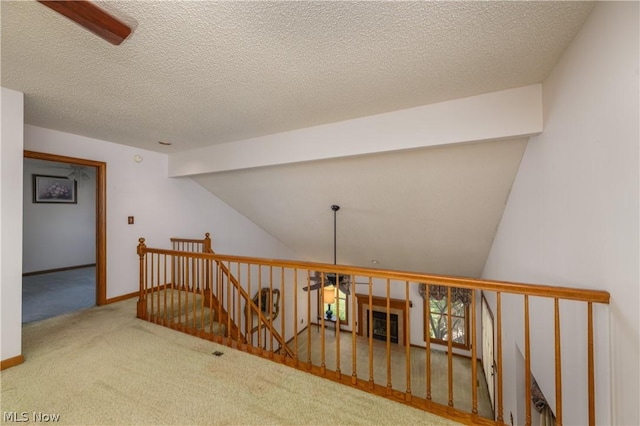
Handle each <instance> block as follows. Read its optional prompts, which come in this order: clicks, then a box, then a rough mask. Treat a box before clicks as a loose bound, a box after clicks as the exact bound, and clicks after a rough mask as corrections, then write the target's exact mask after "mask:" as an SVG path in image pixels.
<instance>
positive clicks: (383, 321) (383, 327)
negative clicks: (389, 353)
mask: <svg viewBox="0 0 640 426" xmlns="http://www.w3.org/2000/svg"><path fill="white" fill-rule="evenodd" d="M366 316H367V337H369V329H371V330H372V335H373V338H374V339H377V340H383V341H385V342H386V341H387V314H386V313H385V312H380V311H373V312H372V315H371V318H372V319H373V326H372V327H369V312H368V311H367V313H366ZM389 335H390V338H389V341H390V342H391V343H398V315H397V314H391V313H390V314H389Z"/></svg>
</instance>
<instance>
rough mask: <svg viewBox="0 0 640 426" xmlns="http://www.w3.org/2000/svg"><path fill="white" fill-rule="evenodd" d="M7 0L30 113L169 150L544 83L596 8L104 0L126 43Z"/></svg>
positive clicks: (6, 26) (9, 81)
mask: <svg viewBox="0 0 640 426" xmlns="http://www.w3.org/2000/svg"><path fill="white" fill-rule="evenodd" d="M0 3H1V8H2V9H1V18H2V75H1V79H2V86H4V87H8V88H11V89H15V90H18V91H21V92H24V93H25V95H26V97H25V121H26V122H27V123H28V124H33V125H36V126H41V127H46V128H52V129H56V130H61V131H65V132H69V133H74V134H80V135H84V136H90V137H94V138H98V139H103V140H109V141H112V142H116V143H122V144H127V145H134V146H139V147H141V148H147V149H153V150H158V151H163V152H174V151H178V150H187V149H192V148H195V147H200V146H206V145H210V144H217V143H222V142H229V141H234V140H239V139H244V138H248V137H254V136H260V135H266V134H272V133H276V132H281V131H285V130H292V129H298V128H304V127H309V126H313V125H318V124H322V123H330V122H335V121H340V120H345V119H349V118H355V117H361V116H365V115H371V114H376V113H381V112H387V111H394V110H397V109H402V108H408V107H412V106H417V105H423V104H428V103H434V102H439V101H443V100H448V99H456V98H460V97H466V96H471V95H475V94H481V93H487V92H493V91H497V90H501V89H505V88H512V87H519V86H524V85H528V84H532V83H539V82H541V81H542V79H543V78H544V77H545V76H546V74H547V73H548V71H549V70H550V68H551V67H552V65H553V64H554V63H555V61H556V60H557V59H558V57H559V55H560V54H561V53H562V51H563V50H564V48H565V47H566V46H567V44H568V43H569V41H570V40H571V39H572V38H573V37H574V35H575V33H576V31H577V30H578V29H579V27H580V26H581V25H582V23H583V21H584V20H585V18H586V16H587V15H588V14H589V12H590V10H591V8H592V4H589V3H584V2H366V1H364V2H312V1H303V2H267V1H265V2H208V1H160V2H153V1H100V2H97V3H98V4H100V5H101V6H103V7H104V8H105V9H106V10H108V11H109V12H111V13H112V14H114V15H115V16H117V17H119V18H120V19H122V20H124V21H125V22H127V23H129V24H130V25H131V26H132V27H133V32H132V34H131V36H129V38H128V39H126V40H125V41H124V42H123V44H122V45H120V46H113V45H111V44H109V43H107V42H105V41H104V40H102V39H100V38H98V37H96V36H94V35H93V34H91V33H89V32H88V31H86V30H85V29H83V28H81V27H79V26H78V25H76V24H75V23H73V22H71V21H69V20H68V19H66V18H64V17H62V16H60V15H58V14H57V13H55V12H54V11H52V10H50V9H48V8H46V7H44V6H42V5H41V4H38V3H37V2H35V1H33V0H27V1H2V2H0ZM160 140H166V141H170V142H173V144H174V145H173V146H172V147H162V146H160V145H158V143H157V142H158V141H160Z"/></svg>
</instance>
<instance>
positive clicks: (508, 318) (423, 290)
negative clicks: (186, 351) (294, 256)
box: [138, 234, 609, 424]
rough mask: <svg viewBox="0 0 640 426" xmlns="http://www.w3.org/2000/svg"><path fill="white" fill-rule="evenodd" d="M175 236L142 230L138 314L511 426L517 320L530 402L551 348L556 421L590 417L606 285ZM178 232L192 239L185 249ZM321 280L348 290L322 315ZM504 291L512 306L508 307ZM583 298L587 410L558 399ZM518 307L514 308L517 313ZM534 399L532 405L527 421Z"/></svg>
mask: <svg viewBox="0 0 640 426" xmlns="http://www.w3.org/2000/svg"><path fill="white" fill-rule="evenodd" d="M174 240H175V241H174V247H175V248H178V249H179V250H175V249H174V250H169V249H160V248H149V247H146V245H145V244H144V239H140V244H139V245H138V255H139V257H140V295H139V301H138V317H140V318H143V319H146V320H149V321H153V322H156V323H158V324H161V325H165V326H168V327H172V328H175V329H179V330H182V331H184V332H187V333H190V334H194V335H197V336H200V337H203V338H206V339H209V340H212V341H214V342H217V343H221V344H224V345H227V346H231V347H234V348H236V349H239V350H242V351H246V352H249V353H253V354H256V355H259V356H262V357H265V358H269V359H272V360H274V361H277V362H281V363H283V364H286V365H289V366H291V367H294V368H297V369H300V370H303V371H307V372H310V373H312V374H315V375H318V376H321V377H324V378H327V379H330V380H333V381H337V382H340V383H343V384H345V385H348V386H352V387H355V388H358V389H362V390H365V391H368V392H372V393H375V394H378V395H381V396H384V397H387V398H390V399H393V400H396V401H398V402H402V403H405V404H409V405H411V406H415V407H418V408H421V409H424V410H426V411H430V412H433V413H435V414H438V415H441V416H444V417H448V418H451V419H454V420H457V421H460V422H464V423H480V424H503V423H505V414H504V397H505V395H504V390H503V385H504V382H505V380H506V378H507V376H508V375H507V374H506V372H505V371H504V360H505V348H504V346H503V344H504V340H505V336H504V334H503V330H504V325H505V324H506V322H509V323H510V324H518V326H520V324H521V329H520V330H519V332H518V339H520V340H521V341H522V345H521V346H522V347H521V351H522V356H523V358H524V371H521V374H522V376H523V377H524V381H525V390H524V397H525V398H526V401H531V376H532V366H531V359H532V347H534V346H532V345H534V343H535V345H536V346H535V347H536V348H537V347H539V345H550V346H551V347H553V348H554V349H553V351H552V354H553V355H552V359H549V360H546V365H550V366H553V369H554V375H553V376H552V377H553V383H552V385H551V386H547V388H545V389H543V390H544V392H545V394H546V395H547V396H550V395H551V396H552V399H551V405H553V407H554V414H555V417H556V422H557V424H562V423H563V419H569V421H568V422H569V423H575V419H582V418H584V419H587V420H586V421H588V423H589V424H595V407H596V402H595V394H596V393H595V379H594V377H595V375H594V370H595V362H594V360H595V356H596V354H595V349H596V348H595V345H594V309H593V305H594V304H604V305H606V304H608V303H609V294H608V293H607V292H603V291H594V290H583V289H576V288H567V287H552V286H542V285H531V284H520V283H508V282H496V281H486V280H476V279H469V278H462V277H449V276H439V275H428V274H420V273H411V272H401V271H390V270H379V269H368V268H357V267H348V266H340V265H329V264H320V263H310V262H296V261H286V260H271V259H259V258H249V257H241V256H228V255H221V254H216V253H213V252H212V251H211V249H210V248H211V242H210V240H209V238H208V234H207V237H205V239H204V240H180V239H174ZM179 241H186V242H188V243H185V244H194V245H192V246H180V244H182V243H180V242H179ZM176 244H177V245H176ZM333 284H336V285H335V286H334V285H333ZM436 286H437V288H436ZM324 288H329V289H333V291H334V294H335V293H337V292H338V289H339V290H340V291H342V292H343V294H346V296H345V297H344V301H343V302H341V303H332V305H331V306H332V311H333V313H334V315H331V317H329V316H327V314H326V313H325V303H324V301H325V292H324V291H321V290H322V289H324ZM460 289H466V290H467V294H468V299H466V300H465V302H464V309H463V311H464V312H466V314H465V318H466V321H467V325H466V326H465V327H463V329H462V330H463V333H464V334H465V335H466V336H465V338H466V340H467V344H466V345H459V344H456V343H455V342H454V339H457V336H458V334H457V333H459V330H458V329H454V328H453V327H454V326H453V324H452V323H453V321H454V319H455V317H456V315H458V313H457V312H453V309H455V305H456V298H457V293H458V292H460V291H461V290H460ZM434 290H437V292H436V293H439V294H440V296H441V298H442V301H444V300H446V310H445V312H444V313H441V314H440V315H441V318H440V320H441V324H445V326H444V329H440V330H438V333H439V335H440V337H442V336H444V344H442V343H443V341H438V342H436V340H435V338H433V337H432V335H433V334H434V331H435V330H434V326H433V324H434V321H433V317H431V315H433V313H432V309H430V301H431V297H432V294H433V293H434ZM506 300H508V303H509V306H510V307H514V304H515V306H516V307H517V309H506V310H505V309H504V307H505V305H504V304H505V301H506ZM337 301H338V300H337V299H336V302H337ZM566 301H570V303H568V302H566ZM541 303H542V304H548V305H549V306H547V307H546V308H543V309H542V310H543V311H544V312H545V313H544V315H545V318H546V320H545V321H546V322H545V323H550V324H553V326H552V330H551V331H550V332H548V333H546V335H545V336H547V337H545V339H546V341H544V342H541V341H538V340H539V339H538V337H537V336H539V334H540V333H535V336H536V337H535V342H532V334H531V329H532V321H533V322H534V323H537V322H538V321H539V318H540V315H543V314H542V313H539V312H538V307H539V306H540V304H541ZM576 304H577V305H578V306H581V307H582V308H584V309H582V310H583V311H585V312H586V315H585V317H584V318H582V319H581V321H580V323H581V324H583V328H582V330H580V333H582V332H584V335H585V338H584V339H582V340H583V343H584V347H581V348H578V349H577V350H576V348H571V356H572V357H574V356H576V355H575V354H576V353H578V354H580V356H581V357H584V359H583V360H582V361H580V360H576V361H575V362H577V363H580V362H583V363H584V365H585V368H584V370H583V371H582V372H581V373H580V376H581V379H584V380H585V382H586V384H587V386H586V388H585V389H584V405H583V406H584V407H585V408H584V409H585V410H586V412H585V413H579V412H574V411H571V412H565V411H564V410H563V399H562V397H563V394H564V395H566V392H567V390H566V388H563V382H565V383H566V382H567V381H570V382H572V381H573V380H574V378H573V377H572V375H573V374H575V373H574V372H573V371H571V372H563V371H562V359H563V358H562V357H563V351H562V350H561V348H566V347H567V343H565V344H564V345H563V343H562V342H563V339H564V337H565V336H563V335H561V329H562V328H561V318H565V317H569V316H570V317H571V318H572V319H574V321H572V322H574V323H575V318H574V316H575V314H574V313H575V311H576V310H575V306H576ZM520 308H521V309H520ZM341 309H343V310H347V312H341V311H340V310H341ZM489 310H490V311H491V312H490V315H486V313H487V312H488V311H489ZM514 311H517V312H519V314H518V315H516V316H515V317H514V315H513V312H514ZM374 312H377V313H376V314H375V315H376V317H377V318H378V319H379V320H380V319H383V320H384V321H376V322H377V323H378V324H382V325H381V326H380V325H378V326H376V330H375V333H374V329H373V328H374V318H373V317H374ZM549 312H550V313H549ZM345 314H346V315H345ZM392 315H394V316H396V318H397V324H396V326H395V327H397V330H394V331H396V334H397V340H398V343H393V342H392V334H394V333H392V329H391V327H392V322H391V318H392ZM549 315H550V317H549ZM603 315H606V313H604V314H603ZM483 317H484V318H488V319H490V320H491V322H492V323H493V324H492V325H491V324H490V323H485V321H484V320H483ZM341 318H345V320H343V319H341ZM551 318H552V319H551ZM483 327H484V328H483ZM385 328H386V329H385ZM489 328H491V330H489ZM489 331H490V332H489ZM577 332H578V331H572V334H575V333H577ZM374 334H376V335H380V334H381V335H383V336H385V337H384V340H382V341H381V340H378V339H374ZM511 337H513V336H511ZM573 338H574V340H575V336H573ZM483 348H485V349H483ZM494 349H495V350H494ZM598 349H599V350H602V351H605V352H606V351H607V348H598ZM509 351H510V352H512V348H509ZM491 352H493V355H490V354H491ZM534 352H535V351H534ZM509 356H511V354H509ZM572 361H574V360H573V358H572ZM535 373H536V376H537V373H538V372H537V371H536V372H535ZM509 374H511V375H513V374H514V372H513V371H509ZM571 392H572V393H575V392H578V390H576V389H571ZM531 405H532V404H530V403H527V404H526V407H527V408H526V419H525V422H526V423H527V424H530V423H531V414H532V413H531ZM572 410H573V408H572Z"/></svg>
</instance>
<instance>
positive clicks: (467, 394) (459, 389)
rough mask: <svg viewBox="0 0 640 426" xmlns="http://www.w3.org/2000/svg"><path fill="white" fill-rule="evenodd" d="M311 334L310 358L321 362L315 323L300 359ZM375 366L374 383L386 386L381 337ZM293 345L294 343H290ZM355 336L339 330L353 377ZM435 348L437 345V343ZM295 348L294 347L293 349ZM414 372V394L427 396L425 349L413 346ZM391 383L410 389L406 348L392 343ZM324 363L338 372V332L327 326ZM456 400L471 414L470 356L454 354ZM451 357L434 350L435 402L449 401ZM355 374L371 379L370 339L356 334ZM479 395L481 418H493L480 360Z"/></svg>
mask: <svg viewBox="0 0 640 426" xmlns="http://www.w3.org/2000/svg"><path fill="white" fill-rule="evenodd" d="M309 336H311V360H312V363H313V364H314V365H318V366H319V365H321V363H322V346H321V333H319V332H317V326H315V325H313V326H312V330H311V333H308V332H307V331H306V330H305V332H303V333H300V335H299V336H298V358H299V359H300V360H302V361H307V359H308V350H307V348H308V345H307V342H308V340H309V339H308V338H309ZM372 343H373V351H372V352H373V366H374V374H373V379H374V382H375V383H377V384H379V385H383V386H386V385H387V344H386V342H381V341H379V340H373V342H372ZM291 346H293V344H292V345H291ZM351 347H352V335H351V332H350V331H344V330H343V331H342V332H341V333H340V370H341V373H342V374H345V375H347V376H350V375H351V373H352V371H353V360H352V351H351ZM434 347H437V346H436V345H434ZM292 349H293V348H292ZM410 354H411V374H410V380H411V382H410V385H411V393H412V395H413V396H416V397H420V398H425V397H426V395H427V389H426V362H425V360H426V350H425V349H422V348H417V347H411V349H410ZM390 364H391V385H392V388H393V389H395V390H399V391H401V392H404V391H406V390H407V372H406V371H407V370H406V347H405V346H401V345H396V344H392V345H391V359H390ZM325 365H326V367H327V369H328V370H332V371H335V370H336V365H337V357H336V335H335V331H334V330H333V329H325ZM452 370H453V403H454V407H455V408H457V409H459V410H462V411H466V412H467V413H471V410H472V395H471V384H472V383H473V380H472V379H471V377H472V372H471V359H470V358H467V357H462V356H454V357H453V368H452ZM448 371H449V370H448V358H447V354H446V352H444V351H442V350H437V349H432V350H431V398H432V400H433V401H434V402H437V403H440V404H442V405H445V406H446V405H447V404H448V401H449V395H448V390H449V384H448V378H449V374H448ZM356 374H357V376H358V379H359V380H364V381H367V380H369V339H368V338H366V337H361V336H356ZM476 383H477V389H478V392H477V397H478V401H477V403H478V414H479V415H480V416H481V417H485V418H487V419H491V420H493V408H492V406H491V400H490V399H489V392H488V389H487V383H486V380H485V377H484V373H483V371H482V365H481V364H480V363H479V362H478V363H477V380H476Z"/></svg>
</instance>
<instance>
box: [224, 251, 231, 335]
mask: <svg viewBox="0 0 640 426" xmlns="http://www.w3.org/2000/svg"><path fill="white" fill-rule="evenodd" d="M226 267H227V270H226V271H225V276H226V278H227V279H226V283H227V346H231V310H232V309H233V305H232V303H233V298H232V297H231V276H230V275H231V261H230V260H228V261H227V265H226Z"/></svg>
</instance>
